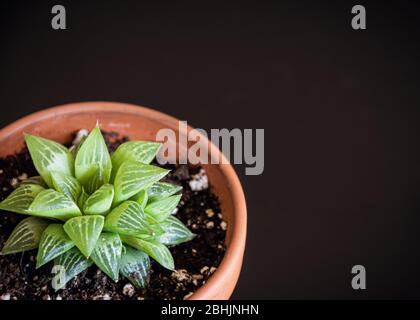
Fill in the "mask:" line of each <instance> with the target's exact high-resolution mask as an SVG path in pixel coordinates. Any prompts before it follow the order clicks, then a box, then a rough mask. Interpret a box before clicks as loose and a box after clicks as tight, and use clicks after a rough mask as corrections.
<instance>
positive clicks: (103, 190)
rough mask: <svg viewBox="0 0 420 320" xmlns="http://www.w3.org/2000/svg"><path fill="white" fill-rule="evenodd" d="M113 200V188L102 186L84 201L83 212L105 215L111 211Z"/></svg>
mask: <svg viewBox="0 0 420 320" xmlns="http://www.w3.org/2000/svg"><path fill="white" fill-rule="evenodd" d="M113 199H114V186H113V185H111V184H104V185H103V186H102V187H100V188H99V189H98V190H96V191H95V192H94V193H93V194H92V195H91V196H90V197H89V198H88V199H87V200H86V202H85V203H84V205H83V212H84V213H85V214H102V215H105V214H107V213H108V211H109V210H110V209H111V205H112V200H113Z"/></svg>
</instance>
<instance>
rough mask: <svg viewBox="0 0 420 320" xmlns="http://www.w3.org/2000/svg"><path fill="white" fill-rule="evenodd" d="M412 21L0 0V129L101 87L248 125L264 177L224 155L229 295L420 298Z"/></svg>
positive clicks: (227, 5)
mask: <svg viewBox="0 0 420 320" xmlns="http://www.w3.org/2000/svg"><path fill="white" fill-rule="evenodd" d="M54 4H62V5H64V6H65V8H66V9H67V27H68V29H67V30H65V31H55V30H53V29H52V28H51V25H50V22H51V18H52V15H51V13H50V12H51V8H52V6H53V5H54ZM355 4H363V5H365V6H366V10H367V30H363V31H355V30H353V29H352V28H351V25H350V22H351V18H352V15H351V8H352V6H353V5H355ZM419 18H420V7H419V6H418V5H416V4H415V2H414V1H405V2H404V1H403V2H401V1H393V2H386V3H385V2H372V1H345V2H340V3H336V1H330V2H326V1H322V2H321V1H290V2H284V1H275V2H274V1H273V2H261V1H258V4H257V1H254V2H253V3H246V2H244V1H241V2H233V1H230V2H228V1H224V2H217V1H194V2H184V1H167V2H162V1H147V2H143V1H75V0H73V1H57V2H49V1H3V2H1V5H0V97H1V100H0V108H1V117H0V126H1V127H3V126H5V125H7V124H8V123H10V122H12V121H14V120H16V119H18V118H20V117H22V116H24V115H26V114H28V113H30V112H33V111H36V110H39V109H42V108H46V107H50V106H54V105H58V104H62V103H68V102H76V101H89V100H109V101H122V102H130V103H136V104H141V105H145V106H149V107H153V108H155V109H158V110H160V111H163V112H166V113H168V114H171V115H173V116H175V117H177V118H180V119H184V120H188V122H189V124H191V125H192V126H195V127H200V128H204V129H210V128H229V129H231V128H241V129H244V128H263V129H265V148H266V151H265V171H264V174H263V175H261V176H245V175H244V170H243V167H241V166H238V167H237V172H238V174H239V175H240V178H241V181H242V183H243V186H244V189H245V193H246V197H247V202H248V207H249V213H248V217H249V228H248V232H249V233H248V243H247V250H246V256H245V262H244V267H243V271H242V274H241V278H240V281H239V283H238V286H237V289H236V291H235V293H234V295H233V297H234V298H238V299H243V298H257V299H259V298H266V299H272V298H277V299H279V298H281V299H283V298H295V299H296V298H420V276H419V270H420V259H419V256H420V239H419V238H420V237H419V234H420V169H419V166H420V152H419V151H418V146H417V140H418V137H419V130H418V128H417V122H418V120H419V116H420V114H419V102H420V98H419V88H420V77H419V71H420V68H419V67H420V61H419V58H420V56H419V53H420V50H419V49H420V46H419V39H420V38H419V35H420V22H419V21H420V20H419ZM0 147H1V146H0ZM356 264H362V265H364V266H365V267H366V269H367V290H365V291H360V290H359V291H354V290H353V289H352V288H351V285H350V282H351V278H352V275H351V273H350V271H351V267H352V266H353V265H356Z"/></svg>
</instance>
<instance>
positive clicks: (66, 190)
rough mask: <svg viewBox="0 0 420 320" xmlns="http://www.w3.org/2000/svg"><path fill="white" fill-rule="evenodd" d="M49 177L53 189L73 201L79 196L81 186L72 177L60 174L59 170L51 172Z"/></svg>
mask: <svg viewBox="0 0 420 320" xmlns="http://www.w3.org/2000/svg"><path fill="white" fill-rule="evenodd" d="M51 179H52V182H53V185H54V188H55V190H57V191H58V192H61V193H62V194H64V195H65V196H66V197H68V198H70V199H72V200H73V201H74V202H76V201H77V199H78V198H79V195H80V193H81V192H82V187H81V185H80V183H79V181H77V180H76V179H75V178H74V177H72V176H69V175H65V174H62V173H60V172H51Z"/></svg>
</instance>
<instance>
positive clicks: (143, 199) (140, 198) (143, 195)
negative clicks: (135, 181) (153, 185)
mask: <svg viewBox="0 0 420 320" xmlns="http://www.w3.org/2000/svg"><path fill="white" fill-rule="evenodd" d="M148 199H149V196H148V194H147V191H146V190H141V191H140V192H139V193H138V194H136V195H135V196H134V197H133V198H132V200H133V201H136V202H137V203H138V204H139V205H140V207H141V208H142V209H144V208H145V207H146V204H147V201H148Z"/></svg>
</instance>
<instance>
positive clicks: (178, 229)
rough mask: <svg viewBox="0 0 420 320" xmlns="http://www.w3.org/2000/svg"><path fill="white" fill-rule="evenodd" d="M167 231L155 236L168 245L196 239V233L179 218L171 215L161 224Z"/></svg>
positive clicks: (157, 239)
mask: <svg viewBox="0 0 420 320" xmlns="http://www.w3.org/2000/svg"><path fill="white" fill-rule="evenodd" d="M159 226H160V227H161V228H162V229H163V230H164V231H165V232H164V233H163V234H162V235H160V236H157V237H156V238H155V240H156V241H158V242H160V243H162V244H164V245H167V246H172V245H177V244H180V243H183V242H187V241H190V240H192V239H194V237H195V234H194V233H192V232H191V231H190V230H189V229H188V228H187V227H186V226H185V225H184V224H183V223H182V222H181V221H180V220H179V219H177V218H175V217H173V216H170V217H169V218H167V219H166V220H165V221H163V222H162V223H160V224H159Z"/></svg>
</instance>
